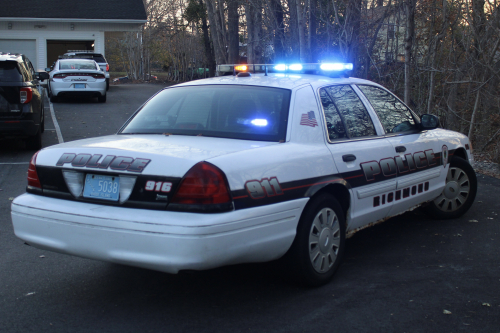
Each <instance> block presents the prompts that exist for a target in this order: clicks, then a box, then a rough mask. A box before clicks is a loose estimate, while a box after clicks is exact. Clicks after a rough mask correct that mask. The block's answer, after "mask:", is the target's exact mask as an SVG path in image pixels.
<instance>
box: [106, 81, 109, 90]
mask: <svg viewBox="0 0 500 333" xmlns="http://www.w3.org/2000/svg"><path fill="white" fill-rule="evenodd" d="M108 90H109V79H106V91H108Z"/></svg>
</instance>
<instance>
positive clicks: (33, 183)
mask: <svg viewBox="0 0 500 333" xmlns="http://www.w3.org/2000/svg"><path fill="white" fill-rule="evenodd" d="M37 155H38V152H36V153H35V155H33V157H32V158H31V161H30V166H29V167H28V187H36V188H39V189H41V188H42V184H40V179H39V178H38V174H37V173H36V156H37Z"/></svg>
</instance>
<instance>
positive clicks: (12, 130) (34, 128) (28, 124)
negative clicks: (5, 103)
mask: <svg viewBox="0 0 500 333" xmlns="http://www.w3.org/2000/svg"><path fill="white" fill-rule="evenodd" d="M37 115H38V114H37ZM39 128H40V124H36V123H35V121H33V120H1V119H0V137H3V138H9V137H29V136H33V135H35V134H36V133H37V132H38V130H39Z"/></svg>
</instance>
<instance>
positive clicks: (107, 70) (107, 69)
mask: <svg viewBox="0 0 500 333" xmlns="http://www.w3.org/2000/svg"><path fill="white" fill-rule="evenodd" d="M106 72H109V64H106Z"/></svg>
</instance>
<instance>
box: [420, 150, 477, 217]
mask: <svg viewBox="0 0 500 333" xmlns="http://www.w3.org/2000/svg"><path fill="white" fill-rule="evenodd" d="M476 193H477V178H476V173H475V172H474V169H473V168H472V166H471V165H470V164H469V163H467V161H466V160H464V159H463V158H460V157H458V156H453V157H452V158H451V160H450V168H449V169H448V174H447V175H446V185H445V188H444V189H443V192H442V193H441V194H440V195H439V196H438V197H437V198H436V199H434V200H433V201H431V202H429V203H428V204H427V205H426V206H423V207H422V210H423V211H424V212H425V213H426V214H427V215H429V216H430V217H432V218H436V219H440V220H447V219H454V218H458V217H460V216H462V215H464V214H465V213H466V212H467V211H468V210H469V208H470V207H471V206H472V203H473V202H474V199H475V198H476Z"/></svg>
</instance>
